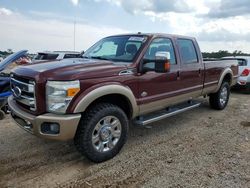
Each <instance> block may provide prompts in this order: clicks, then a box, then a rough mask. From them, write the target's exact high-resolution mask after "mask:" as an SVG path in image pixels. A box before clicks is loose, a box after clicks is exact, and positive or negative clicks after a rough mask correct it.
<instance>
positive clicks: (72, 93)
mask: <svg viewBox="0 0 250 188" xmlns="http://www.w3.org/2000/svg"><path fill="white" fill-rule="evenodd" d="M78 91H80V89H79V88H70V89H68V90H67V96H68V97H74V96H75V95H76V94H77V93H78Z"/></svg>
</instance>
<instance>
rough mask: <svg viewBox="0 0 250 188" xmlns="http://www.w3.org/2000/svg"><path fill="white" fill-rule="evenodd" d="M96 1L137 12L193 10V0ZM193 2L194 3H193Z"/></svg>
mask: <svg viewBox="0 0 250 188" xmlns="http://www.w3.org/2000/svg"><path fill="white" fill-rule="evenodd" d="M95 1H96V2H101V1H106V2H109V3H113V4H116V5H119V6H121V7H122V8H124V9H125V10H126V11H127V12H129V13H132V14H137V13H141V12H154V13H163V12H165V13H166V12H179V13H184V12H192V11H193V10H194V9H193V7H192V6H190V3H189V2H192V1H191V0H168V1H166V0H157V1H155V0H140V1H134V0H95ZM191 4H192V3H191Z"/></svg>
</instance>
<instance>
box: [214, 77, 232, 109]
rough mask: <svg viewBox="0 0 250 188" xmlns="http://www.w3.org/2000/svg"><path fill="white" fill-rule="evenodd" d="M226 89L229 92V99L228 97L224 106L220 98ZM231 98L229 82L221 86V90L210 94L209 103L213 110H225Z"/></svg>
mask: <svg viewBox="0 0 250 188" xmlns="http://www.w3.org/2000/svg"><path fill="white" fill-rule="evenodd" d="M224 88H226V90H227V97H226V102H225V103H224V104H222V103H221V102H220V97H221V93H222V92H223V89H224ZM229 96H230V86H229V83H228V82H223V83H222V84H221V86H220V89H219V90H218V91H217V92H216V93H213V94H210V97H209V103H210V106H211V108H213V109H216V110H223V109H224V108H225V107H226V106H227V104H228V101H229Z"/></svg>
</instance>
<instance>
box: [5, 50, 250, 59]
mask: <svg viewBox="0 0 250 188" xmlns="http://www.w3.org/2000/svg"><path fill="white" fill-rule="evenodd" d="M12 53H13V51H12V49H8V50H6V51H0V57H4V58H5V57H6V56H8V55H10V54H12ZM202 55H203V58H222V57H226V56H250V54H248V53H244V52H242V51H238V50H235V51H234V52H229V51H227V50H219V51H218V52H202Z"/></svg>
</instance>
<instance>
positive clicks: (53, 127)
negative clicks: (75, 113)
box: [41, 123, 60, 134]
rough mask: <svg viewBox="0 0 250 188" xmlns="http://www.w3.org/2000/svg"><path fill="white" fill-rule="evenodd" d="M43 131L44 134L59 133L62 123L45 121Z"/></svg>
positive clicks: (42, 126)
mask: <svg viewBox="0 0 250 188" xmlns="http://www.w3.org/2000/svg"><path fill="white" fill-rule="evenodd" d="M41 132H42V133H43V134H59V132H60V125H59V124H58V123H43V124H42V125H41Z"/></svg>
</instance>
